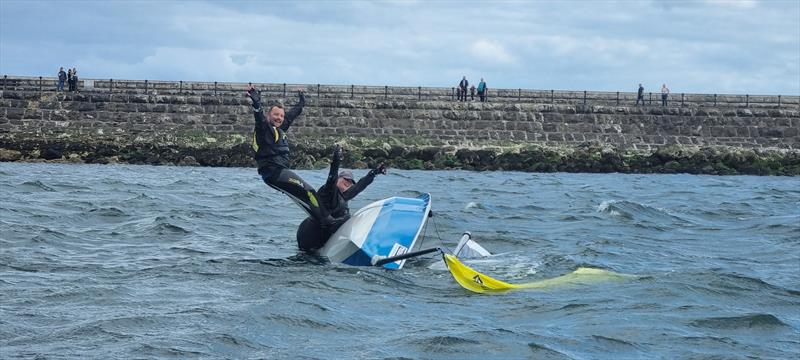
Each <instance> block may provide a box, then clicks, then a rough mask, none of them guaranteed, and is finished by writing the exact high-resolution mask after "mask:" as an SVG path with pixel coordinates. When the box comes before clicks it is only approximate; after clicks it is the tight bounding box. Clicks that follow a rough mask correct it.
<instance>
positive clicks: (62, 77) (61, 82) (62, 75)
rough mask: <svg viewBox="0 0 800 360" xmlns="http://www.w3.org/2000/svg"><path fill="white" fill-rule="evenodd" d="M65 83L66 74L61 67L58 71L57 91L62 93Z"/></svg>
mask: <svg viewBox="0 0 800 360" xmlns="http://www.w3.org/2000/svg"><path fill="white" fill-rule="evenodd" d="M66 81H67V73H65V72H64V67H63V66H62V67H61V68H60V69H58V91H64V83H65V82H66Z"/></svg>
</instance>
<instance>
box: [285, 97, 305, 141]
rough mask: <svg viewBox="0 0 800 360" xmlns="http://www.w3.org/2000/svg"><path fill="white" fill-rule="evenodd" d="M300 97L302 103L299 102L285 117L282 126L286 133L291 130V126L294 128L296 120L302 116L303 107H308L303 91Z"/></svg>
mask: <svg viewBox="0 0 800 360" xmlns="http://www.w3.org/2000/svg"><path fill="white" fill-rule="evenodd" d="M298 96H299V97H300V101H298V102H297V105H295V106H293V107H292V108H291V109H290V110H289V111H287V112H286V116H284V120H283V125H281V129H282V130H283V131H286V130H288V129H289V126H292V123H293V122H294V119H295V118H297V117H298V116H300V114H301V113H302V112H303V107H305V106H306V96H305V95H304V94H303V92H302V91H299V92H298Z"/></svg>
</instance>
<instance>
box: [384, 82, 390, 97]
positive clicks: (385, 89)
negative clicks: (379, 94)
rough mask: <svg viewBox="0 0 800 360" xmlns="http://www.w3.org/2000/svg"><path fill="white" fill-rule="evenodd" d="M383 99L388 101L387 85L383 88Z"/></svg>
mask: <svg viewBox="0 0 800 360" xmlns="http://www.w3.org/2000/svg"><path fill="white" fill-rule="evenodd" d="M383 98H384V99H388V98H389V85H386V86H384V87H383Z"/></svg>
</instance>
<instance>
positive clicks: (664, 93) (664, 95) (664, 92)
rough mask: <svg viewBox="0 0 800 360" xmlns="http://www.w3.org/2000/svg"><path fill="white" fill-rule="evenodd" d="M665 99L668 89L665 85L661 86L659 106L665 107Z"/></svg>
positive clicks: (667, 95)
mask: <svg viewBox="0 0 800 360" xmlns="http://www.w3.org/2000/svg"><path fill="white" fill-rule="evenodd" d="M667 97H669V88H668V87H667V84H661V106H667Z"/></svg>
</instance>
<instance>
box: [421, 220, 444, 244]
mask: <svg viewBox="0 0 800 360" xmlns="http://www.w3.org/2000/svg"><path fill="white" fill-rule="evenodd" d="M425 226H427V224H425ZM433 229H434V230H436V236H437V237H438V238H439V245H442V249H446V248H447V247H446V246H444V241H442V235H440V234H439V225H437V224H436V218H433Z"/></svg>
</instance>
